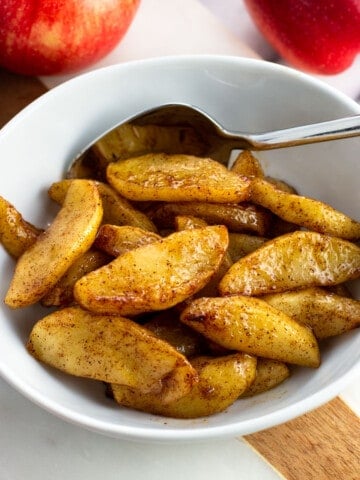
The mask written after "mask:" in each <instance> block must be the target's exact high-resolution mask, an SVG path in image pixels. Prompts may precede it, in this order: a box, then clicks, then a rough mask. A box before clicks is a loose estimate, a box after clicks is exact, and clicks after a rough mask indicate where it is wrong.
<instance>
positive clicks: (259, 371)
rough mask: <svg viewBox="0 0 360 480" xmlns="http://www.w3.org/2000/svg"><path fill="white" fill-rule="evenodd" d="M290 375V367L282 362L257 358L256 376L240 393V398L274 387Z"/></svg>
mask: <svg viewBox="0 0 360 480" xmlns="http://www.w3.org/2000/svg"><path fill="white" fill-rule="evenodd" d="M289 376H290V369H289V367H288V366H287V365H286V363H284V362H279V361H277V360H270V358H258V359H257V364H256V376H255V380H254V381H253V382H252V384H251V385H250V386H249V388H247V389H246V390H245V392H244V393H243V394H242V395H241V398H245V397H253V396H254V395H259V393H263V392H267V391H268V390H271V389H272V388H274V387H276V386H277V385H279V384H280V383H282V382H283V381H284V380H286V379H287V378H288V377H289Z"/></svg>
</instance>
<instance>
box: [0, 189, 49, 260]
mask: <svg viewBox="0 0 360 480" xmlns="http://www.w3.org/2000/svg"><path fill="white" fill-rule="evenodd" d="M40 233H41V230H40V229H38V228H36V227H34V226H33V225H31V224H30V223H29V222H27V221H26V220H24V219H23V217H22V215H21V214H20V213H19V212H18V211H17V210H16V208H15V207H14V206H13V205H11V203H9V202H8V201H7V200H5V198H3V197H1V196H0V243H1V244H2V245H3V246H4V248H5V250H6V251H7V252H8V253H9V254H10V255H11V256H12V257H14V258H18V257H20V255H22V254H23V253H24V252H25V250H26V249H27V248H29V247H30V246H31V245H32V244H33V243H35V240H36V239H37V237H38V235H39V234H40Z"/></svg>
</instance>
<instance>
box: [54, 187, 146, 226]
mask: <svg viewBox="0 0 360 480" xmlns="http://www.w3.org/2000/svg"><path fill="white" fill-rule="evenodd" d="M73 181H74V180H73V179H66V180H60V182H55V183H53V184H52V185H51V187H50V188H49V196H50V198H51V199H52V200H54V201H55V202H57V203H59V204H60V205H62V203H63V201H64V198H65V195H66V192H67V190H68V188H69V186H70V185H71V182H73ZM96 186H97V188H98V190H99V193H100V197H101V201H102V204H103V210H104V213H103V223H109V224H113V225H131V226H133V227H138V228H142V229H143V230H149V231H151V232H156V227H155V225H154V224H153V222H152V221H151V220H150V219H149V218H148V217H147V216H146V215H145V214H144V213H143V212H140V211H139V210H137V209H136V208H134V207H133V206H132V205H131V204H130V202H128V201H127V200H126V199H125V198H123V197H122V196H121V195H119V194H118V193H117V192H116V191H115V190H114V189H113V188H111V187H110V185H107V184H106V183H103V182H98V181H96Z"/></svg>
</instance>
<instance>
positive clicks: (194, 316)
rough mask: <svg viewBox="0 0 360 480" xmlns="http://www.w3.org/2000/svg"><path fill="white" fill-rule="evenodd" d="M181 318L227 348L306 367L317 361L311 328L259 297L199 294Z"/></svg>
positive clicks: (317, 354) (318, 358)
mask: <svg viewBox="0 0 360 480" xmlns="http://www.w3.org/2000/svg"><path fill="white" fill-rule="evenodd" d="M180 320H181V321H182V322H183V323H185V325H188V326H189V327H191V328H193V329H194V330H196V331H197V332H199V333H201V334H202V335H204V336H205V337H206V338H208V339H210V340H212V341H214V342H216V343H217V344H219V345H221V346H222V347H225V348H227V349H229V350H239V351H242V352H246V353H251V354H253V355H256V356H258V357H265V358H270V359H273V360H279V361H281V362H285V363H294V364H297V365H302V366H307V367H318V366H319V364H320V353H319V347H318V344H317V341H316V338H315V336H314V334H313V333H312V331H311V329H310V328H309V327H307V326H305V325H302V324H300V323H298V322H296V321H295V320H293V319H292V318H290V317H289V316H288V315H286V314H284V313H283V312H281V311H280V310H277V309H276V308H274V307H272V306H270V305H269V304H267V303H266V302H265V301H263V300H259V299H258V298H253V297H245V296H239V295H234V296H232V297H217V298H199V299H197V300H194V301H192V302H191V303H190V304H189V305H188V306H187V307H186V308H185V309H184V310H183V312H182V313H181V315H180Z"/></svg>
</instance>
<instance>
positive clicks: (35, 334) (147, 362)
mask: <svg viewBox="0 0 360 480" xmlns="http://www.w3.org/2000/svg"><path fill="white" fill-rule="evenodd" d="M27 348H28V351H29V352H30V353H31V354H32V355H33V356H34V357H35V358H37V359H38V360H41V361H42V362H44V363H47V364H48V365H51V366H52V367H55V368H57V369H59V370H62V371H64V372H66V373H68V374H70V375H76V376H79V377H87V378H93V379H95V380H101V381H103V382H114V383H120V384H123V385H127V386H129V387H131V388H136V389H139V390H140V391H141V392H153V393H154V394H156V395H157V396H159V398H161V399H162V401H163V402H165V403H166V402H168V401H172V400H174V399H177V398H179V397H182V396H183V395H185V394H187V393H188V391H189V390H190V389H191V387H192V385H193V384H194V382H196V381H197V374H196V372H195V370H194V368H193V367H192V366H191V365H190V363H189V362H188V361H187V360H186V358H185V357H184V356H183V355H181V354H180V353H179V352H177V351H176V350H175V349H174V348H173V347H171V346H170V345H169V344H168V343H167V342H164V341H163V340H160V339H159V338H157V337H155V336H154V335H152V333H151V332H150V331H149V330H146V329H145V328H143V327H141V326H140V325H137V324H136V323H135V322H132V321H131V320H128V319H126V318H123V317H118V316H104V315H101V316H100V315H94V314H91V313H89V312H85V311H84V310H82V309H81V308H79V307H69V308H64V309H62V310H58V311H56V312H54V313H51V314H50V315H48V316H47V317H45V318H43V319H42V320H40V321H38V322H37V323H36V324H35V326H34V327H33V329H32V331H31V334H30V337H29V341H28V344H27Z"/></svg>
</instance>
